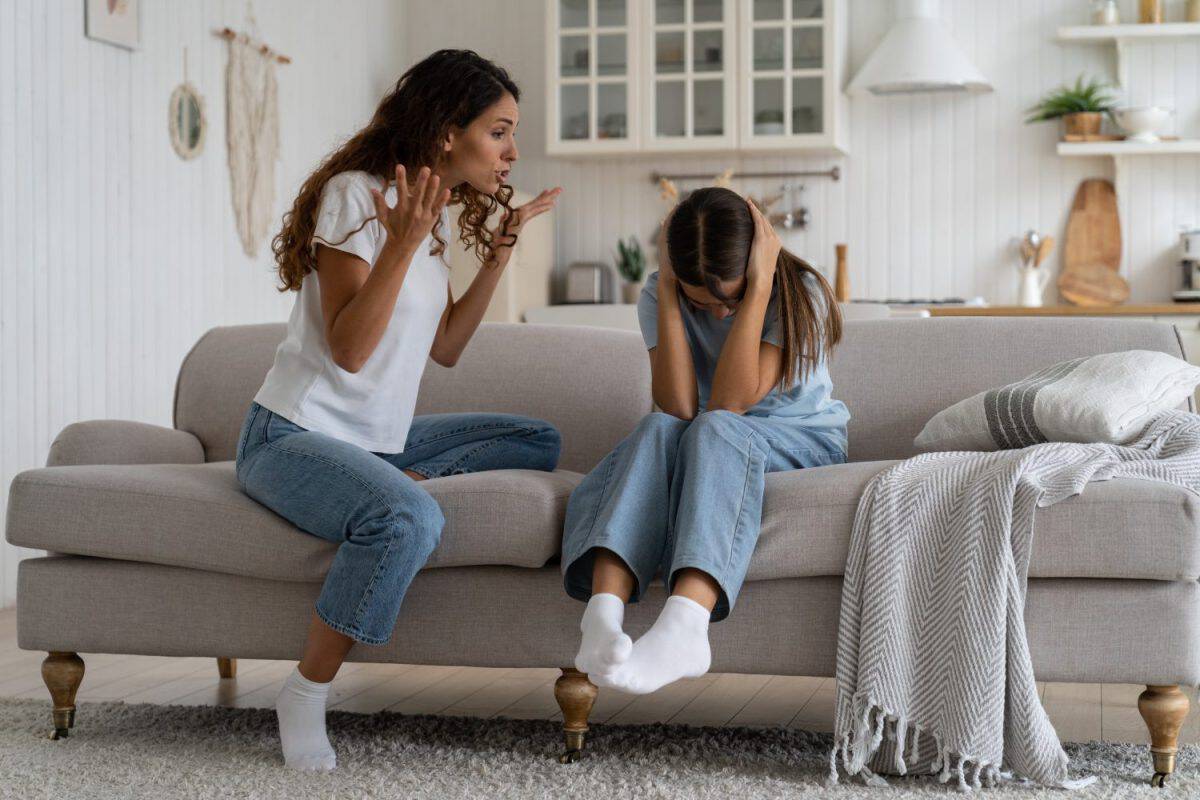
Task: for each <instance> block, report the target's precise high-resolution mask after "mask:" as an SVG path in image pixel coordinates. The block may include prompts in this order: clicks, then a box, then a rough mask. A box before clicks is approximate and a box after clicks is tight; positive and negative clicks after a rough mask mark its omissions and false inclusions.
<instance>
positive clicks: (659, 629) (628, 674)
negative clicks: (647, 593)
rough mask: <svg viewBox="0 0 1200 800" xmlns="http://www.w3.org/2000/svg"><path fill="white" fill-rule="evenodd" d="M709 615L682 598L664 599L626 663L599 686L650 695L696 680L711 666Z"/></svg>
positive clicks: (603, 676) (698, 605) (679, 596)
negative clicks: (674, 684)
mask: <svg viewBox="0 0 1200 800" xmlns="http://www.w3.org/2000/svg"><path fill="white" fill-rule="evenodd" d="M709 617H710V612H709V610H708V609H707V608H705V607H704V606H702V605H700V604H699V603H697V602H696V601H695V600H692V599H689V598H687V597H683V596H681V595H672V596H671V597H668V598H667V604H666V605H665V606H663V610H662V613H661V614H659V615H658V619H657V620H655V622H654V624H653V625H652V626H650V630H648V631H646V633H645V634H644V635H643V636H642V637H641V638H640V639H638V640H637V641H636V642H634V644H633V652H632V653H630V655H629V658H628V660H626V661H625V663H623V664H621V665H620V666H618V667H617V668H616V669H615V670H613V671H612V672H611V673H610V674H608V675H601V676H600V681H601V682H600V683H597V685H598V686H608V687H611V688H614V689H620V690H621V691H623V692H630V693H631V694H649V693H650V692H653V691H656V690H658V689H661V688H662V687H663V686H666V685H667V684H668V683H671V682H672V681H677V680H679V679H680V678H699V677H700V676H701V675H703V674H704V673H706V672H708V668H709V666H711V664H712V651H711V650H710V649H709V646H708V620H709Z"/></svg>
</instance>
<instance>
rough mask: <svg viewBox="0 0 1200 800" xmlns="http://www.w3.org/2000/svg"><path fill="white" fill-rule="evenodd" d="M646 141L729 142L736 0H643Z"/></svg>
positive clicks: (674, 145) (688, 145) (685, 145)
mask: <svg viewBox="0 0 1200 800" xmlns="http://www.w3.org/2000/svg"><path fill="white" fill-rule="evenodd" d="M643 13H644V16H643V18H642V22H643V30H644V31H645V34H644V39H643V41H644V42H645V47H646V55H645V63H646V68H645V73H646V76H645V78H644V79H643V81H642V84H641V85H642V87H643V92H644V97H645V103H646V104H645V115H646V131H645V135H644V140H645V145H646V147H647V148H649V149H655V150H694V149H706V148H716V147H728V146H731V145H732V143H733V141H734V130H733V113H732V112H733V110H734V109H733V105H734V104H733V90H734V88H735V86H736V82H735V79H734V76H735V74H736V70H737V63H736V61H735V59H734V58H733V52H732V48H733V46H734V43H735V41H736V36H735V35H734V31H736V25H737V18H736V2H735V0H645V6H644V8H643Z"/></svg>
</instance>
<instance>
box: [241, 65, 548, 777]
mask: <svg viewBox="0 0 1200 800" xmlns="http://www.w3.org/2000/svg"><path fill="white" fill-rule="evenodd" d="M519 96H520V92H519V91H518V89H517V87H516V85H515V84H514V83H513V82H512V80H510V79H509V76H508V74H507V73H506V72H505V71H504V70H503V69H501V68H500V67H498V66H496V65H495V64H493V63H491V62H490V61H487V60H485V59H483V58H481V57H480V56H478V55H477V54H475V53H473V52H470V51H464V50H442V51H439V52H436V53H434V54H433V55H431V56H429V57H428V58H426V59H425V60H424V61H422V62H420V63H419V64H417V65H416V66H414V67H413V68H411V69H410V70H409V71H408V72H406V73H405V74H404V75H403V76H402V77H401V78H400V80H399V82H398V83H397V84H396V86H395V88H394V89H393V90H392V91H391V92H390V93H389V94H388V95H387V96H386V97H384V98H383V100H382V102H381V103H380V104H379V107H378V109H376V111H375V114H374V117H373V118H372V119H371V121H370V123H368V125H367V126H366V127H365V128H363V129H362V130H360V131H359V132H358V133H357V134H355V135H354V136H353V137H352V138H351V139H350V140H349V141H347V142H346V143H345V144H344V145H342V147H340V148H339V149H338V150H337V151H336V152H334V153H333V154H332V155H330V156H329V157H328V158H326V159H325V161H324V163H322V164H321V165H320V166H319V167H318V168H317V169H316V171H315V172H313V173H312V175H310V176H309V177H308V179H307V180H306V181H305V182H304V185H303V186H302V187H301V188H300V193H299V195H298V196H297V197H296V200H295V202H294V203H293V204H292V208H291V210H290V211H289V212H288V213H287V214H285V215H284V218H283V229H282V230H281V231H280V232H279V234H278V235H277V236H276V237H275V239H274V243H273V249H274V252H275V260H276V262H277V264H278V271H279V277H280V280H281V282H282V284H283V286H282V287H281V288H280V291H288V290H290V291H295V292H297V296H296V303H295V306H294V307H293V309H292V314H291V317H290V319H289V321H288V328H287V337H286V338H285V339H284V341H283V343H282V344H281V345H280V346H279V349H278V350H277V351H276V353H275V362H274V365H273V366H272V367H271V370H270V372H268V373H267V377H266V380H265V381H264V382H263V385H262V388H261V389H259V391H258V394H257V395H256V396H255V398H254V402H253V403H252V404H251V406H250V410H249V412H248V413H247V415H246V419H245V422H244V423H243V425H242V429H241V434H240V438H239V441H238V448H237V477H238V482H239V483H240V484H241V486H242V489H243V490H244V491H245V492H246V493H247V494H248V495H249V496H250V497H252V498H254V499H255V500H257V501H258V502H260V503H262V504H263V505H265V506H267V507H268V508H270V509H271V510H272V511H274V512H275V513H277V514H279V515H280V516H282V517H284V518H285V519H287V520H289V521H290V522H292V523H293V524H295V525H296V526H297V527H298V528H300V529H301V530H303V531H305V532H307V533H310V534H312V535H314V536H319V537H321V538H323V539H328V540H330V541H334V542H338V543H339V546H338V549H337V553H336V554H335V556H334V559H333V565H332V566H331V567H330V569H329V572H328V574H327V576H326V578H325V583H324V586H323V588H322V590H321V594H320V596H319V597H318V598H317V601H316V605H315V608H314V613H313V615H312V618H311V621H310V624H309V628H308V637H307V639H306V640H305V642H304V650H303V656H302V658H301V659H300V662H299V664H298V666H297V668H296V670H294V671H293V672H292V674H291V675H290V676H289V677H288V679H287V681H286V683H285V685H284V687H283V689H282V690H281V691H280V693H279V696H278V698H277V699H276V704H275V707H276V711H277V713H278V719H279V735H280V740H281V744H282V748H283V757H284V761H285V763H286V764H287V765H288V766H290V767H295V768H299V769H316V770H330V769H333V768H334V767H335V765H336V758H335V755H334V751H333V748H332V747H331V746H330V744H329V739H328V737H327V736H326V733H325V701H326V698H327V695H328V692H329V685H330V682H331V681H332V680H333V677H334V675H335V674H336V673H337V671H338V668H339V667H340V666H341V664H342V661H343V659H344V658H345V656H346V653H347V651H349V650H350V648H351V646H352V645H353V644H354V643H355V642H362V643H364V644H370V645H379V644H384V643H386V642H387V641H388V640H389V639H390V638H391V634H392V628H393V626H394V624H395V620H396V615H397V613H398V612H399V610H400V603H401V601H402V600H403V598H404V593H405V591H406V590H407V589H408V586H409V583H410V582H411V581H412V579H413V576H414V575H416V573H417V571H418V570H420V569H421V567H422V565H423V564H424V563H425V561H426V559H427V558H428V557H429V555H430V552H431V551H432V550H433V549H434V547H435V546H436V545H437V543H438V541H439V537H440V536H441V531H442V525H443V522H444V519H443V516H442V512H441V509H440V508H439V506H438V504H437V502H436V501H435V500H434V499H433V497H432V496H431V495H430V494H429V493H428V492H426V491H425V490H424V489H423V488H422V487H421V486H419V482H420V481H423V480H426V479H429V478H441V477H443V476H447V475H457V474H460V473H467V472H477V471H480V470H492V469H538V470H553V469H554V467H555V465H556V464H557V462H558V455H559V435H558V432H557V431H556V430H555V429H554V428H553V427H551V426H550V425H549V424H547V423H545V422H542V421H540V420H535V419H527V418H524V417H518V416H513V415H507V414H432V415H428V416H419V417H415V418H414V416H413V410H414V407H415V404H416V400H417V387H418V385H419V383H420V381H421V373H422V371H423V370H424V368H425V364H426V361H427V359H429V358H432V359H433V360H434V361H436V362H437V363H438V364H440V365H442V366H444V367H452V366H454V363H455V362H456V361H457V360H458V357H459V355H460V354H461V353H462V352H463V349H464V348H465V347H466V346H467V342H468V341H470V339H471V336H472V334H473V333H474V332H475V329H476V327H477V326H478V325H479V321H480V320H481V319H482V318H483V314H484V311H485V309H486V308H487V306H488V301H489V300H490V299H491V297H492V293H493V291H494V290H495V288H496V283H497V282H498V281H499V280H500V277H501V275H502V274H503V272H504V269H505V267H506V266H507V264H508V261H509V258H510V256H511V254H512V247H513V245H514V244H515V242H516V239H517V235H518V234H519V233H520V230H521V227H522V226H523V225H524V224H525V223H527V222H528V221H529V220H530V219H533V218H534V217H536V216H538V215H539V214H541V213H543V212H544V211H546V210H548V209H549V208H551V207H552V206H553V205H554V203H555V200H556V198H557V196H558V194H559V190H558V189H554V190H549V191H544V192H542V193H541V194H539V195H538V196H537V197H536V198H535V199H534V200H532V201H531V202H529V203H527V204H526V205H524V206H521V207H520V208H516V209H513V208H512V207H511V206H510V205H509V201H510V199H511V197H512V191H513V190H512V187H511V186H510V185H509V184H508V177H509V170H510V169H511V167H512V164H513V162H515V161H516V160H517V146H516V142H515V138H514V137H515V133H516V129H517V124H518V122H519V112H518V108H517V100H518V98H519ZM447 204H454V205H458V206H461V209H462V210H461V212H460V214H459V222H460V224H461V226H462V229H463V233H462V239H463V241H464V242H466V243H467V244H468V245H470V246H472V247H473V248H474V251H475V253H476V254H477V255H478V257H479V260H480V263H481V267H480V269H479V272H478V274H477V275H476V276H475V279H474V281H473V282H472V283H471V286H470V288H469V289H467V291H466V292H464V293H463V295H462V297H460V298H458V299H457V300H456V299H455V298H454V297H453V296H452V294H451V292H450V288H449V282H448V278H449V268H448V267H447V265H446V263H445V261H444V256H443V253H444V250H445V247H446V238H447V237H448V236H449V235H450V234H449V232H448V231H449V230H450V226H449V214H448V211H447V208H446V206H447ZM498 206H499V207H503V209H504V211H503V214H502V221H501V223H500V225H499V226H498V227H497V228H496V229H495V230H490V229H489V228H488V227H487V226H486V220H487V219H488V216H489V214H490V213H491V212H492V211H493V210H495V209H496V208H497V207H498Z"/></svg>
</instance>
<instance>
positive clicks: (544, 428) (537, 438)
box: [525, 420, 562, 472]
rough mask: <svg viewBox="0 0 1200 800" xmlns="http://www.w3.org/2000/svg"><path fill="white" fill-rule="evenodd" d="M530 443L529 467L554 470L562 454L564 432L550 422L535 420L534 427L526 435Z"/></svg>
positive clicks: (544, 470)
mask: <svg viewBox="0 0 1200 800" xmlns="http://www.w3.org/2000/svg"><path fill="white" fill-rule="evenodd" d="M525 440H526V442H527V443H528V445H529V449H530V453H529V464H530V466H529V469H538V470H542V471H543V472H553V471H554V468H555V467H557V466H558V459H559V456H561V455H562V434H560V433H559V432H558V428H556V427H554V426H553V425H551V424H550V423H549V422H543V421H542V420H534V421H533V427H532V428H531V430H530V432H529V434H528V435H527V436H526V437H525Z"/></svg>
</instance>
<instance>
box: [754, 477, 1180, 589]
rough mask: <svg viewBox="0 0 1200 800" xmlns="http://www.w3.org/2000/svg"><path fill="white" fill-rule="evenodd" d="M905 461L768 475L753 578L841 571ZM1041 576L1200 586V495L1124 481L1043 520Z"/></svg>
mask: <svg viewBox="0 0 1200 800" xmlns="http://www.w3.org/2000/svg"><path fill="white" fill-rule="evenodd" d="M897 463H899V462H898V461H860V462H851V463H848V464H835V465H831V466H825V467H816V468H813V469H805V470H797V471H794V472H780V473H773V474H770V475H767V481H766V493H765V495H764V497H763V524H762V533H761V534H760V536H759V540H758V547H757V549H756V550H755V552H754V558H753V559H752V560H751V562H750V570H749V572H748V573H747V576H746V579H747V580H771V579H775V578H795V577H803V578H807V577H817V576H823V575H841V574H843V572H844V569H845V565H846V555H847V553H848V551H849V545H850V531H851V528H852V526H853V524H854V512H855V510H856V509H857V507H858V500H859V498H860V497H861V496H862V493H863V490H864V489H865V488H866V486H867V484H868V483H869V482H870V481H871V479H872V478H874V477H875V476H876V475H877V474H879V473H880V472H881V471H883V470H884V469H886V468H887V467H889V466H892V465H893V464H897ZM1029 575H1030V577H1033V578H1133V579H1148V580H1196V579H1197V576H1200V497H1198V496H1197V495H1196V494H1194V493H1193V492H1190V491H1188V490H1186V489H1182V488H1180V487H1177V486H1173V485H1171V484H1167V483H1162V482H1159V481H1146V480H1135V479H1131V478H1115V479H1112V480H1107V481H1096V482H1093V483H1089V484H1088V485H1087V486H1086V487H1085V489H1084V491H1083V493H1082V494H1079V495H1076V496H1075V497H1072V498H1070V499H1068V500H1063V501H1062V502H1060V503H1056V504H1054V505H1052V506H1050V507H1048V508H1039V509H1037V511H1036V512H1035V516H1034V536H1033V552H1032V554H1031V555H1030V564H1029Z"/></svg>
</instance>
